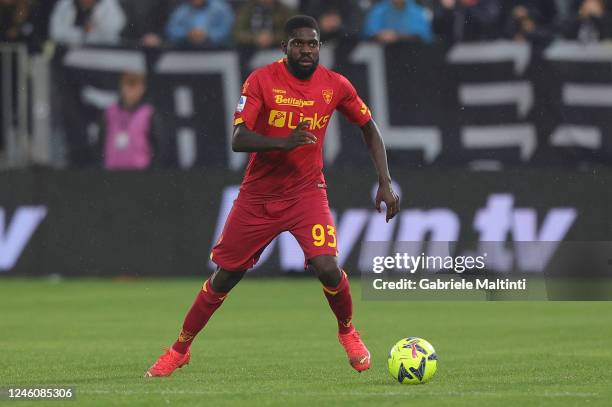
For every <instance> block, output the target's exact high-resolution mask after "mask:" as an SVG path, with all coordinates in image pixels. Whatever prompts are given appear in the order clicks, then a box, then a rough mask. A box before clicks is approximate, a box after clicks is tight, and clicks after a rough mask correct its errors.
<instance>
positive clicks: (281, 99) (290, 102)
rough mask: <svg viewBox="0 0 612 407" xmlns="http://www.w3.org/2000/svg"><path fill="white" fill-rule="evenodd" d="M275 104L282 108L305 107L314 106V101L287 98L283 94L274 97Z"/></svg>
mask: <svg viewBox="0 0 612 407" xmlns="http://www.w3.org/2000/svg"><path fill="white" fill-rule="evenodd" d="M274 102H275V103H276V104H277V105H280V106H293V107H304V106H314V103H315V102H314V100H304V99H298V98H291V97H285V96H283V95H282V94H281V95H276V96H274Z"/></svg>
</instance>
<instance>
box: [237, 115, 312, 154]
mask: <svg viewBox="0 0 612 407" xmlns="http://www.w3.org/2000/svg"><path fill="white" fill-rule="evenodd" d="M309 124H310V122H308V121H306V122H301V123H299V124H298V125H297V127H296V128H295V129H294V130H293V131H292V132H291V133H289V135H288V136H287V137H266V136H262V135H261V134H258V133H255V132H254V131H251V130H249V128H248V127H246V126H245V125H244V124H240V125H238V126H236V127H234V136H233V138H232V150H233V151H235V152H242V153H254V152H259V151H273V150H285V151H289V150H293V149H294V148H296V147H299V146H303V145H307V144H316V142H317V138H316V137H315V135H314V134H312V133H309V132H308V131H306V128H307V127H308V126H309Z"/></svg>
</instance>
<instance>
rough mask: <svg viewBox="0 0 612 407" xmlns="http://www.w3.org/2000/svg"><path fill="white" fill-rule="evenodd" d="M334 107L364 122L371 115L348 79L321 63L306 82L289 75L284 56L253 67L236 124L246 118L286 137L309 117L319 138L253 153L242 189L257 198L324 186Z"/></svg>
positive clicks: (311, 129) (258, 130)
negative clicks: (326, 142) (327, 137)
mask: <svg viewBox="0 0 612 407" xmlns="http://www.w3.org/2000/svg"><path fill="white" fill-rule="evenodd" d="M336 109H338V110H339V111H340V112H341V113H343V114H344V115H345V116H346V118H347V119H348V120H349V121H351V122H353V123H355V124H356V125H358V126H360V127H361V126H363V125H364V124H366V123H367V122H368V121H369V120H370V119H371V117H372V116H371V113H370V110H369V109H368V107H367V106H366V105H365V103H363V101H362V100H361V98H359V96H358V95H357V92H356V91H355V88H354V87H353V85H352V84H351V83H350V82H349V81H348V79H346V78H345V77H344V76H342V75H340V74H338V73H336V72H333V71H331V70H329V69H327V68H325V67H323V66H321V65H319V66H318V67H317V69H316V70H315V72H314V73H313V75H312V76H311V77H310V79H309V80H305V81H303V80H299V79H297V78H296V77H294V76H293V75H291V73H290V72H289V71H288V69H287V66H286V65H285V61H284V60H280V61H277V62H275V63H272V64H270V65H267V66H265V67H262V68H259V69H257V70H255V71H253V73H251V75H250V76H249V77H248V78H247V80H246V81H245V83H244V85H243V87H242V95H241V96H240V100H239V102H238V106H237V108H236V112H235V114H234V125H239V124H242V123H244V124H245V125H246V126H247V127H248V128H249V129H250V130H252V131H254V132H256V133H258V134H260V135H263V136H266V137H286V136H288V135H289V133H291V131H293V130H294V129H295V128H296V126H297V124H298V123H300V122H302V121H309V122H310V126H309V127H308V128H307V130H308V131H309V132H311V133H312V134H314V135H315V136H316V137H317V142H316V144H309V145H304V146H300V147H297V148H295V149H293V150H291V151H268V152H258V153H251V154H250V156H249V163H248V165H247V168H246V171H245V176H244V180H243V181H242V186H241V192H243V193H245V194H247V195H248V196H249V197H250V198H253V199H261V200H267V199H285V198H291V197H293V196H296V195H298V194H300V193H301V192H304V191H307V190H312V189H315V188H321V187H324V185H325V179H324V177H323V172H322V170H323V154H322V153H323V142H324V139H325V130H326V129H327V126H328V125H329V121H330V119H331V117H332V114H333V113H334V110H336Z"/></svg>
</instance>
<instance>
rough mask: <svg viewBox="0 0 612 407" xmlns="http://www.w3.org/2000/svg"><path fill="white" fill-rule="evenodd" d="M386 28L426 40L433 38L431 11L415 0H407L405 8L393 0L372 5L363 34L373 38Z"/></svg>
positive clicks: (429, 40)
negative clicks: (396, 5)
mask: <svg viewBox="0 0 612 407" xmlns="http://www.w3.org/2000/svg"><path fill="white" fill-rule="evenodd" d="M384 30H393V31H396V32H398V33H400V34H404V35H414V36H417V37H420V38H421V39H422V40H423V41H425V42H431V41H432V40H433V34H432V30H431V17H430V15H429V12H428V11H427V9H425V8H424V7H422V6H419V5H418V4H416V3H415V1H414V0H406V4H405V5H404V8H403V9H399V10H398V9H397V8H395V7H394V6H393V2H392V0H384V1H382V2H380V3H378V4H376V5H375V6H374V7H372V9H371V10H370V11H369V12H368V14H367V16H366V20H365V23H364V25H363V36H364V37H365V38H371V37H373V36H375V35H376V34H378V33H379V32H381V31H384Z"/></svg>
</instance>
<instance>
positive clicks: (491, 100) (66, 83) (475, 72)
mask: <svg viewBox="0 0 612 407" xmlns="http://www.w3.org/2000/svg"><path fill="white" fill-rule="evenodd" d="M281 56H282V55H281V53H280V51H276V50H268V51H257V52H255V51H253V50H244V51H241V52H239V51H234V50H230V51H193V50H191V51H186V50H153V51H143V50H136V49H108V48H104V49H100V48H71V49H63V50H61V49H60V50H59V51H58V52H57V53H56V56H55V59H54V75H53V83H54V86H55V88H56V90H55V91H54V92H53V95H54V97H55V98H56V99H57V100H56V101H55V102H54V103H53V105H54V106H58V107H61V117H60V118H58V120H56V122H59V123H63V126H64V131H65V134H66V138H67V140H68V147H69V151H70V152H71V159H72V162H73V163H75V164H77V163H80V164H81V165H86V164H91V163H95V162H96V161H97V160H96V158H97V156H96V154H98V153H97V150H96V148H95V147H94V146H95V144H96V137H97V136H96V132H95V123H96V121H97V120H98V119H99V117H100V112H101V109H102V108H103V107H104V106H106V105H108V104H109V103H110V102H111V101H113V100H116V98H117V93H116V92H117V79H118V75H119V73H120V72H121V71H124V70H130V69H131V70H133V69H137V70H141V69H145V70H146V71H147V72H148V75H149V79H150V87H149V89H150V96H151V99H152V100H153V102H154V104H155V105H156V106H157V108H158V110H159V111H160V112H162V113H163V114H164V116H165V121H166V124H167V126H168V129H169V131H168V136H169V137H171V140H169V141H170V145H173V146H174V147H173V151H172V153H171V154H170V155H171V156H173V159H172V162H171V163H170V165H171V166H175V167H178V168H191V167H202V166H203V167H223V168H231V169H234V170H237V169H240V168H242V166H243V165H244V162H245V157H244V156H242V155H236V154H233V153H232V152H231V149H230V143H229V140H230V138H231V132H232V121H231V115H232V112H233V111H234V109H235V106H236V103H237V100H238V97H239V94H240V86H241V83H242V80H243V79H244V78H245V77H246V76H247V75H248V73H249V72H250V71H251V70H252V69H254V68H255V67H257V66H261V65H264V64H266V63H270V62H272V61H274V60H275V59H277V58H279V57H281ZM321 62H322V63H323V64H325V65H327V66H330V67H333V68H334V69H336V70H337V71H339V72H340V73H342V74H344V75H346V76H347V77H348V78H350V80H351V81H352V82H353V83H354V84H355V85H356V87H357V90H358V91H359V93H360V94H361V95H362V96H363V98H364V99H365V100H366V102H367V103H368V104H369V105H370V108H371V110H372V112H373V114H374V118H375V119H376V121H377V123H378V124H379V127H380V128H381V130H382V132H383V134H384V135H385V140H386V143H387V147H388V150H389V160H390V162H391V164H392V165H395V164H397V165H399V166H406V165H410V166H429V165H433V166H443V167H449V166H450V167H456V166H459V167H469V168H478V169H500V168H506V167H512V166H525V165H533V166H542V165H548V166H556V167H572V168H576V167H579V166H581V165H583V164H584V163H590V164H598V163H608V162H610V159H611V158H612V156H611V154H612V141H611V140H610V138H609V137H606V135H607V134H610V132H611V131H612V120H610V115H609V109H610V107H612V70H610V65H611V64H612V47H610V44H609V43H606V42H602V43H598V44H588V45H585V44H580V43H574V42H565V41H558V42H554V43H552V44H550V45H549V46H547V47H545V48H537V47H534V46H532V45H530V44H528V43H517V42H508V41H494V42H484V43H463V44H456V45H453V46H452V47H450V48H446V47H443V46H429V45H422V44H412V43H403V44H395V45H389V46H387V47H383V46H381V45H379V44H373V43H352V42H351V43H340V44H337V45H335V46H334V45H330V46H327V45H326V46H325V47H324V48H323V49H322V51H321ZM356 137H359V131H358V130H357V129H355V128H354V126H350V125H348V124H347V123H346V122H345V121H344V120H343V119H338V118H337V117H334V118H333V119H332V120H331V121H330V124H329V126H328V129H327V137H326V150H325V161H326V163H327V165H336V166H356V167H358V166H361V165H367V164H368V163H369V158H368V157H367V154H366V152H365V150H364V149H363V148H361V147H362V146H361V144H360V143H359V142H357V143H355V142H354V140H355V138H356Z"/></svg>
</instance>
